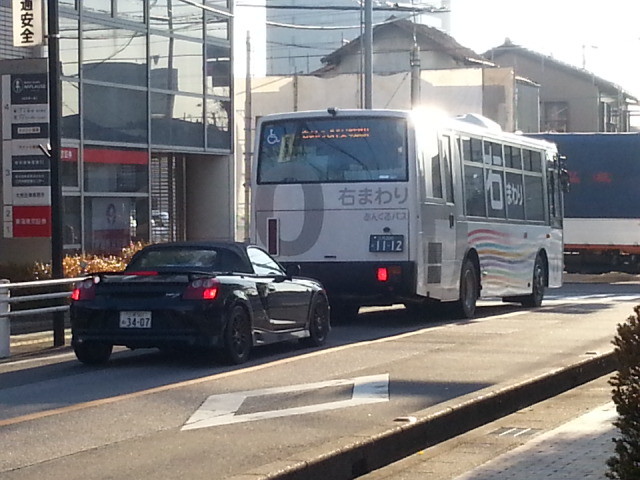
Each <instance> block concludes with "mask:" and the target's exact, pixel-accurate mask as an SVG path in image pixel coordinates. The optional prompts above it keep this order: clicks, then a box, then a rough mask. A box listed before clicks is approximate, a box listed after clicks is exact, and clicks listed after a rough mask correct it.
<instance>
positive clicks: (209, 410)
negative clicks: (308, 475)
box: [182, 373, 389, 430]
mask: <svg viewBox="0 0 640 480" xmlns="http://www.w3.org/2000/svg"><path fill="white" fill-rule="evenodd" d="M343 385H353V392H352V395H351V398H350V399H349V400H337V401H335V402H325V403H320V404H316V405H306V406H304V407H293V408H285V409H280V410H270V411H264V412H255V413H248V414H245V415H236V414H235V413H236V412H237V411H238V410H239V409H240V407H241V406H242V403H243V402H244V401H245V400H246V399H247V398H250V397H258V396H266V395H278V394H283V393H299V392H304V391H309V390H317V389H320V388H326V387H339V386H343ZM388 401H389V374H388V373H384V374H380V375H369V376H365V377H355V378H347V379H340V380H329V381H326V382H318V383H305V384H300V385H290V386H287V387H275V388H264V389H261V390H247V391H243V392H236V393H226V394H222V395H212V396H210V397H209V398H207V399H206V400H205V401H204V402H203V404H202V405H201V406H200V408H199V409H198V410H196V412H195V413H194V414H193V415H192V416H191V418H189V420H187V422H186V423H185V425H184V426H183V427H182V430H194V429H197V428H205V427H214V426H220V425H229V424H232V423H241V422H251V421H254V420H264V419H267V418H277V417H286V416H290V415H303V414H306V413H313V412H322V411H326V410H335V409H337V408H346V407H353V406H355V405H365V404H369V403H378V402H388Z"/></svg>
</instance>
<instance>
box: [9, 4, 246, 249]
mask: <svg viewBox="0 0 640 480" xmlns="http://www.w3.org/2000/svg"><path fill="white" fill-rule="evenodd" d="M45 3H46V2H45ZM58 5H59V30H60V43H59V45H60V47H59V55H60V67H61V100H62V119H61V135H62V139H61V143H62V148H61V159H60V165H61V183H62V195H63V200H62V203H63V220H64V221H63V223H64V229H63V231H64V238H63V244H64V249H65V251H66V252H77V251H85V252H92V253H117V252H119V251H120V250H121V248H122V247H124V246H126V245H128V244H129V243H131V242H134V241H138V240H140V241H144V242H149V241H163V240H179V239H233V238H234V231H235V218H234V217H233V213H232V212H233V204H234V202H235V198H234V188H233V178H234V172H233V170H234V165H233V158H232V156H231V154H232V151H233V147H232V146H233V138H232V137H233V101H232V99H233V88H232V85H233V82H232V71H231V65H232V40H231V38H232V28H233V25H232V18H233V1H232V0H194V1H190V2H181V1H177V0H157V1H140V0H82V1H80V0H59V2H58ZM3 18H4V16H3ZM9 18H11V16H10V15H9ZM5 38H6V36H4V35H3V37H2V40H3V42H5V41H6V40H5ZM14 50H15V49H11V48H9V47H0V66H1V65H2V61H3V60H5V59H7V58H8V57H9V54H10V53H11V54H15V52H14ZM36 54H37V53H36ZM16 55H19V53H18V54H16ZM31 55H32V56H33V53H31ZM5 70H6V69H5ZM3 155H4V156H6V155H15V153H7V152H6V151H5V152H4V153H3ZM5 160H6V159H5ZM187 186H188V187H187ZM8 187H9V185H8V184H7V182H6V181H5V182H4V185H3V188H4V189H5V190H6V188H8ZM5 203H6V202H5ZM187 211H188V212H189V215H187V214H186V212H187ZM48 241H49V239H45V238H43V239H42V242H48ZM15 242H20V238H16V237H15V236H14V237H11V238H7V236H6V235H5V236H4V237H3V239H2V245H3V246H4V247H5V248H6V247H11V246H12V245H13V244H15ZM10 249H11V248H10ZM1 250H2V249H0V251H1ZM36 250H38V251H39V249H36ZM38 256H41V255H38ZM1 260H2V259H1V258H0V261H1Z"/></svg>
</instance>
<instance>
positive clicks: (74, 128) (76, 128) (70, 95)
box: [60, 81, 80, 139]
mask: <svg viewBox="0 0 640 480" xmlns="http://www.w3.org/2000/svg"><path fill="white" fill-rule="evenodd" d="M61 88H62V99H63V100H62V121H61V122H60V125H61V127H60V129H61V132H62V136H63V137H64V138H73V139H78V138H80V83H78V82H67V81H63V82H62V85H61Z"/></svg>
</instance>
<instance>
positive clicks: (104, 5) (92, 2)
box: [80, 0, 113, 15]
mask: <svg viewBox="0 0 640 480" xmlns="http://www.w3.org/2000/svg"><path fill="white" fill-rule="evenodd" d="M80 5H82V10H84V11H85V12H96V13H102V14H105V13H106V14H107V15H111V14H112V12H113V11H112V9H111V0H82V1H81V2H80Z"/></svg>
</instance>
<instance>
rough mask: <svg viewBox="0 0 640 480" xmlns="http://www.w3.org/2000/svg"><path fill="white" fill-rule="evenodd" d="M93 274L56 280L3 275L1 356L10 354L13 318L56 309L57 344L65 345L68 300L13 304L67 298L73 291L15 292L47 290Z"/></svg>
mask: <svg viewBox="0 0 640 480" xmlns="http://www.w3.org/2000/svg"><path fill="white" fill-rule="evenodd" d="M86 278H89V277H75V278H61V279H55V280H37V281H32V282H17V283H11V282H10V281H9V280H6V279H0V358H6V357H8V356H9V355H10V354H11V352H10V344H11V328H10V319H11V318H14V317H20V316H26V315H41V314H46V313H53V314H54V317H53V344H54V346H61V345H64V341H65V340H64V313H65V312H66V311H67V310H69V305H68V303H67V304H65V305H52V306H47V307H38V308H25V309H21V310H16V311H11V305H14V304H18V303H25V302H33V301H38V302H42V301H45V302H51V303H53V301H54V300H58V299H66V298H69V297H70V296H71V291H62V292H60V291H54V292H52V293H38V294H35V295H22V296H13V295H12V293H13V292H15V291H17V290H21V289H25V288H43V289H45V290H52V289H53V290H55V289H56V288H57V287H60V286H61V285H62V286H64V285H70V284H73V283H76V282H80V281H82V280H85V279H86Z"/></svg>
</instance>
